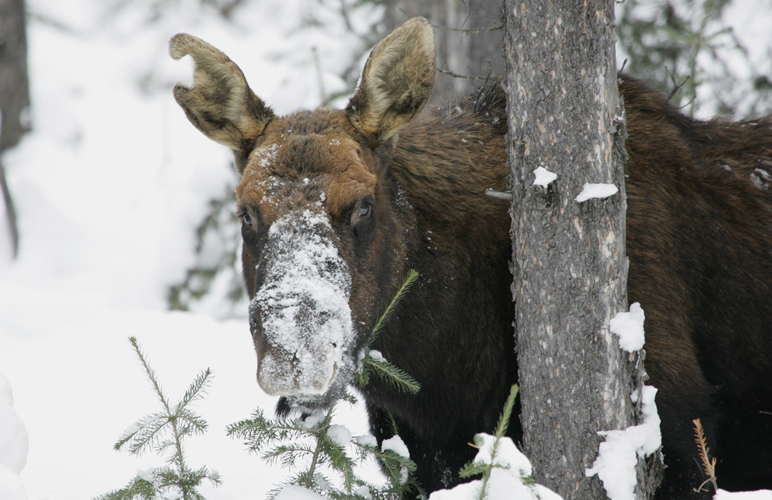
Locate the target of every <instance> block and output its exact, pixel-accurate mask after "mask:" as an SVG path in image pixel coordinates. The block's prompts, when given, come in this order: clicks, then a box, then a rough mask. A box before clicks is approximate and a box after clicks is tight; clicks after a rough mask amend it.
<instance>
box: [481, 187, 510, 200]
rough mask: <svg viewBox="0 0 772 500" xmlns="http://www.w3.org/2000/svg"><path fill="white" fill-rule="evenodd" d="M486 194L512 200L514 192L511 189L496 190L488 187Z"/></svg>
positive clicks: (498, 198)
mask: <svg viewBox="0 0 772 500" xmlns="http://www.w3.org/2000/svg"><path fill="white" fill-rule="evenodd" d="M485 195H486V196H490V197H491V198H496V199H497V200H507V201H512V193H511V192H509V191H496V190H495V189H491V188H488V189H486V190H485Z"/></svg>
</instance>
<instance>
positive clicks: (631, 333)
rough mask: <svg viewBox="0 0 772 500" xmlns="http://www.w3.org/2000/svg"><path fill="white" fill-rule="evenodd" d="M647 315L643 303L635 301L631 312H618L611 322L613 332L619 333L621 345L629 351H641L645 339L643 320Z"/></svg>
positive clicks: (610, 326)
mask: <svg viewBox="0 0 772 500" xmlns="http://www.w3.org/2000/svg"><path fill="white" fill-rule="evenodd" d="M645 319H646V315H645V314H644V313H643V308H642V307H641V304H640V303H638V302H635V303H634V304H632V305H631V306H630V312H618V313H617V314H616V316H614V317H613V318H612V319H611V321H610V322H609V328H610V329H611V333H615V334H617V335H619V347H621V348H622V349H624V350H625V351H627V352H633V351H639V350H641V349H642V348H643V344H644V341H645V338H644V334H643V322H644V320H645Z"/></svg>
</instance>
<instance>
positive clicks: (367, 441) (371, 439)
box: [354, 434, 378, 448]
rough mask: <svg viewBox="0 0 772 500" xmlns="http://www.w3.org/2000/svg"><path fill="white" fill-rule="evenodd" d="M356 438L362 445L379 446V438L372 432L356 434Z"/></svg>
mask: <svg viewBox="0 0 772 500" xmlns="http://www.w3.org/2000/svg"><path fill="white" fill-rule="evenodd" d="M354 440H355V441H356V442H357V443H359V444H361V445H362V446H372V447H373V448H375V447H377V446H378V440H377V439H375V436H373V435H372V434H364V435H362V436H356V437H355V438H354Z"/></svg>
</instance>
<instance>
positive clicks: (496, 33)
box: [385, 0, 505, 105]
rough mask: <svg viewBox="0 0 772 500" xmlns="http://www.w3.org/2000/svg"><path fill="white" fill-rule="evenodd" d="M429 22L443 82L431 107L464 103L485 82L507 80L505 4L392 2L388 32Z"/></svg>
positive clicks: (482, 0) (486, 0)
mask: <svg viewBox="0 0 772 500" xmlns="http://www.w3.org/2000/svg"><path fill="white" fill-rule="evenodd" d="M416 16H423V17H425V18H427V19H428V20H429V22H431V24H432V25H433V26H435V29H434V41H435V44H436V46H437V67H438V69H439V71H438V73H437V79H436V81H435V83H434V92H433V94H432V99H431V101H430V104H434V105H443V104H448V103H455V102H458V101H459V99H460V98H461V97H464V96H466V95H468V94H469V93H470V92H471V91H472V90H473V89H474V88H475V87H477V86H479V85H480V84H481V83H482V80H484V79H485V78H487V77H488V75H492V76H504V70H505V67H504V55H503V53H502V47H503V43H504V40H503V35H504V30H503V26H502V20H501V0H464V1H459V0H418V1H416V0H387V1H386V13H385V20H386V30H387V32H391V31H392V30H394V29H395V28H396V27H397V26H400V25H401V24H402V23H404V22H405V21H407V20H408V19H410V18H412V17H416Z"/></svg>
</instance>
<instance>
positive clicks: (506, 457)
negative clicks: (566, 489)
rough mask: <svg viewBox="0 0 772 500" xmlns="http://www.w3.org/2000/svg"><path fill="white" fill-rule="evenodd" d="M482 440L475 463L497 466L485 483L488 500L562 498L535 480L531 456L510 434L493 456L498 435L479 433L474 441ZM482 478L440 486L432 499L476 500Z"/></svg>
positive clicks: (559, 499)
mask: <svg viewBox="0 0 772 500" xmlns="http://www.w3.org/2000/svg"><path fill="white" fill-rule="evenodd" d="M480 441H482V446H480V451H479V452H477V456H475V458H474V463H481V464H490V463H491V461H492V460H493V463H494V468H493V470H491V475H490V478H489V479H488V483H487V486H486V497H485V498H486V500H537V499H538V500H562V498H563V497H561V496H560V495H558V494H557V493H555V492H554V491H552V490H550V489H549V488H547V487H545V486H542V485H540V484H533V480H532V478H531V476H532V474H533V469H532V467H531V463H530V462H529V461H528V458H527V457H526V456H525V455H523V453H522V452H520V450H518V449H517V446H515V443H513V442H512V440H511V439H510V438H508V437H504V438H501V439H500V440H499V444H498V448H497V449H496V456H495V457H493V458H492V457H491V454H492V451H493V443H494V442H495V441H496V437H495V436H491V435H490V434H485V433H480V434H477V435H476V436H475V442H476V443H479V442H480ZM481 487H482V480H481V479H478V480H476V481H472V482H469V483H464V484H460V485H458V486H456V487H455V488H453V489H450V490H439V491H435V492H434V493H432V494H431V495H429V500H477V499H478V498H479V495H480V488H481Z"/></svg>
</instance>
